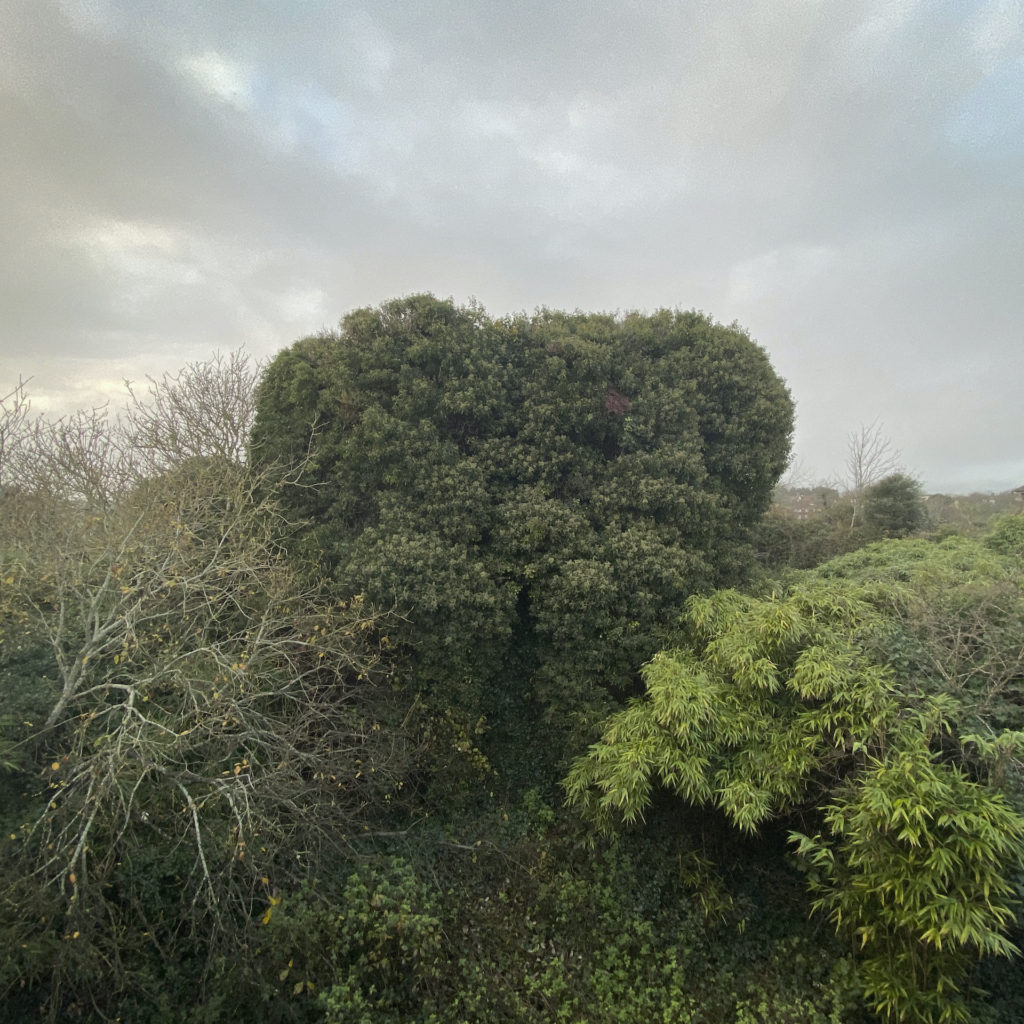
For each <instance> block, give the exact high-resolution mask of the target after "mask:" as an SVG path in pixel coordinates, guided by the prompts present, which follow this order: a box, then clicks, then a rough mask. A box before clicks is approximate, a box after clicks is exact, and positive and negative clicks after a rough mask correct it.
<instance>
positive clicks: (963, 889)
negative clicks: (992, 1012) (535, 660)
mask: <svg viewBox="0 0 1024 1024" xmlns="http://www.w3.org/2000/svg"><path fill="white" fill-rule="evenodd" d="M986 588H989V589H990V590H995V591H996V592H997V593H998V594H999V596H1000V598H1005V597H1006V596H1007V595H1009V594H1015V595H1016V597H1015V600H1016V601H1017V606H1016V607H1017V608H1019V607H1020V603H1019V602H1020V573H1019V566H1017V567H1016V568H1015V566H1014V563H1013V561H1012V560H1006V559H1001V558H1000V556H998V555H996V554H994V553H993V552H991V551H990V550H987V549H986V548H984V547H983V546H982V545H980V544H977V543H974V542H970V541H966V540H963V539H957V540H954V541H947V542H945V543H944V544H941V545H935V544H929V543H928V542H924V541H919V542H918V541H907V542H889V543H887V544H883V545H874V546H872V547H870V548H867V549H865V550H864V551H861V552H857V553H856V554H853V555H848V556H845V557H844V558H840V559H837V560H835V561H834V562H832V563H828V564H827V565H825V566H823V567H822V568H821V569H820V570H819V571H818V572H817V573H813V574H808V575H806V576H804V577H803V578H801V579H800V580H799V581H798V582H796V583H794V584H793V585H792V587H791V588H790V589H789V590H788V591H787V592H785V593H775V594H772V595H770V596H769V597H767V598H760V599H759V598H753V597H747V596H743V595H740V594H738V593H736V592H733V591H725V592H720V593H717V594H715V595H713V596H711V597H708V598H693V599H691V600H690V601H689V602H688V604H687V608H686V615H685V617H684V620H683V627H684V642H683V643H682V644H680V645H679V647H678V648H676V649H673V650H668V651H665V652H662V653H661V654H659V655H657V656H656V657H655V658H654V659H653V660H652V661H651V662H650V663H649V664H648V665H647V666H645V668H644V670H643V674H644V682H645V684H646V695H645V697H644V698H643V699H639V700H636V701H634V702H633V703H632V704H631V705H630V706H629V707H628V708H627V709H625V710H624V711H621V712H619V713H618V714H616V715H614V716H612V718H611V719H609V721H608V723H607V724H606V728H605V732H604V735H603V737H602V739H601V741H600V742H599V743H597V744H595V745H593V746H592V747H591V749H590V752H589V754H588V755H587V756H586V757H584V758H580V759H579V760H577V761H576V763H575V764H574V766H573V768H572V771H571V772H570V774H569V776H568V778H567V780H566V788H567V792H568V796H569V799H570V800H571V801H572V802H574V803H576V804H577V805H578V806H580V807H581V808H582V809H583V810H584V811H585V812H586V813H587V814H588V815H589V816H590V817H591V818H592V819H593V820H595V821H596V822H597V823H599V824H602V825H604V826H605V827H607V828H615V827H616V825H617V823H618V822H621V821H625V822H627V823H628V822H631V821H636V820H637V819H639V818H640V817H641V816H642V814H643V813H644V811H645V809H646V808H647V807H648V806H649V804H650V801H651V798H652V793H653V789H654V787H655V786H660V787H664V788H666V789H668V790H670V791H672V792H675V793H677V794H678V795H680V796H681V797H683V798H684V799H685V800H687V801H689V802H691V803H694V804H700V805H715V806H717V807H719V808H720V809H721V810H722V811H723V812H724V813H725V815H726V816H727V817H728V819H729V820H730V821H731V822H732V823H733V824H734V825H735V826H736V827H737V828H739V829H741V830H743V831H747V832H751V831H754V830H756V829H757V828H758V827H759V826H760V825H762V824H763V823H765V822H767V821H769V820H770V819H773V818H779V817H785V816H787V815H792V814H795V813H800V814H802V815H806V814H808V813H809V812H810V811H811V810H812V809H813V808H817V813H818V814H820V816H821V823H822V826H823V827H822V831H821V832H820V833H819V834H818V835H816V836H815V837H814V838H809V837H808V836H806V835H802V834H799V833H794V842H795V843H796V849H797V851H798V853H799V854H800V855H801V856H802V859H803V860H804V861H805V862H806V863H807V864H808V866H809V867H810V868H811V881H812V885H813V887H814V888H815V890H816V891H817V892H818V893H819V906H820V907H821V908H822V909H824V910H827V911H828V912H829V913H830V915H831V918H832V920H833V921H834V923H835V924H836V925H837V927H839V928H840V929H841V930H843V931H848V932H850V933H852V934H853V935H854V936H856V938H857V940H858V945H859V946H860V947H862V953H861V959H860V964H861V977H862V982H863V985H864V991H865V993H866V995H867V996H868V998H869V999H870V1000H871V1001H872V1003H873V1004H874V1005H875V1006H876V1008H877V1010H878V1012H880V1013H882V1014H883V1015H885V1016H887V1017H888V1018H889V1019H892V1020H902V1021H943V1020H948V1019H954V1018H957V1017H960V1016H962V1014H963V1013H964V1010H963V1003H962V1001H959V1000H958V997H957V994H956V989H957V985H958V984H959V982H960V980H961V979H962V977H963V973H964V969H965V967H966V965H967V964H968V963H969V962H970V961H971V959H972V957H975V956H977V955H978V954H980V953H994V954H1007V953H1010V952H1012V951H1013V947H1012V946H1011V945H1010V943H1009V942H1008V940H1007V938H1006V936H1005V931H1006V929H1007V927H1008V925H1009V924H1010V923H1011V922H1012V921H1013V919H1014V918H1013V905H1014V903H1013V898H1012V897H1013V887H1012V884H1011V882H1012V874H1013V872H1014V871H1016V870H1019V868H1020V866H1021V863H1022V859H1024V843H1022V838H1024V819H1022V818H1021V817H1020V815H1019V814H1018V813H1017V812H1015V811H1014V810H1013V809H1012V808H1011V806H1010V805H1009V804H1008V803H1007V802H1006V800H1005V799H1004V797H1003V796H1002V795H1001V794H999V793H997V792H995V791H994V790H993V789H992V788H990V787H989V786H987V785H985V784H984V781H983V780H984V778H985V777H986V775H987V773H988V772H990V771H994V770H995V767H996V766H998V767H999V769H1000V771H1002V772H1003V774H1004V775H1005V774H1006V773H1007V772H1010V773H1012V770H1013V769H1012V764H1010V765H1009V766H1008V759H1012V757H1013V756H1014V754H1015V752H1016V751H1017V750H1018V749H1020V744H1019V742H1018V740H1019V738H1020V737H1019V734H1018V733H1006V734H1004V736H1003V741H1002V742H1001V743H1000V742H988V743H986V742H984V741H983V740H982V738H981V737H980V736H974V735H971V736H968V735H961V734H960V733H959V732H958V723H959V724H964V725H967V724H970V725H972V726H982V727H984V728H985V729H986V731H988V732H989V734H990V735H991V725H989V724H988V721H989V719H987V717H986V715H987V711H988V710H990V708H991V707H992V706H993V701H994V697H993V689H995V690H997V691H998V692H999V693H1000V694H1002V695H1003V696H1004V697H1005V695H1006V692H1007V691H1010V692H1012V693H1017V692H1018V690H1019V685H1020V682H1021V679H1020V675H1021V673H1020V657H1019V652H1020V635H1021V634H1020V633H1019V632H1018V633H1016V634H1015V635H1014V633H1013V632H1012V631H1010V630H1006V629H1005V628H1004V629H1003V631H1002V632H998V633H997V632H995V631H992V632H991V634H990V635H989V637H988V642H989V643H990V644H991V645H992V646H993V649H987V648H986V646H985V645H984V644H977V643H976V644H972V643H968V644H966V645H963V644H961V642H960V641H961V633H960V631H959V630H958V622H957V616H960V622H961V623H962V622H963V621H964V619H963V617H964V616H965V615H966V614H967V610H968V609H970V608H974V609H977V608H978V607H979V601H980V600H981V598H982V597H983V596H984V594H985V590H986ZM939 595H942V597H941V600H938V601H937V603H936V604H935V605H934V606H932V605H931V604H930V602H931V601H932V600H933V599H935V598H937V597H938V596H939ZM943 614H946V615H948V616H949V617H950V618H949V619H947V621H946V626H949V627H950V628H940V620H941V616H942V615H943ZM979 614H980V618H978V619H977V620H975V626H976V631H975V634H974V635H975V636H976V637H983V636H984V635H985V633H984V628H985V626H986V624H989V625H994V626H1005V615H1004V607H1003V602H1002V601H998V602H996V604H995V606H991V607H990V606H987V605H982V606H981V611H980V612H979ZM1016 614H1017V613H1016V612H1014V613H1013V614H1012V616H1011V617H1013V621H1014V622H1017V621H1018V620H1017V619H1016V617H1015V616H1016ZM950 620H952V621H950ZM986 702H987V703H986ZM965 760H966V761H968V762H969V763H970V764H971V765H972V768H971V774H968V772H967V771H966V770H965V769H964V768H963V767H960V765H959V764H958V762H963V761H965Z"/></svg>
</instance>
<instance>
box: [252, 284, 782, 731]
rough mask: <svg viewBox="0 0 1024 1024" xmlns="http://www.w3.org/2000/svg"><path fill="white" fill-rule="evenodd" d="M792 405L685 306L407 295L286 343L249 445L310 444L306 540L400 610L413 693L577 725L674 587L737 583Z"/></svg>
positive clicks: (754, 363) (266, 458) (265, 457)
mask: <svg viewBox="0 0 1024 1024" xmlns="http://www.w3.org/2000/svg"><path fill="white" fill-rule="evenodd" d="M792 417H793V408H792V402H791V400H790V398H789V395H788V392H787V390H786V388H785V386H784V384H783V383H782V381H781V380H780V379H779V378H778V377H777V376H776V374H775V373H774V372H773V370H772V369H771V367H770V365H769V363H768V359H767V357H766V355H765V353H764V352H763V351H762V350H761V349H760V348H759V347H758V346H757V345H756V344H754V343H753V342H752V341H751V340H750V339H749V337H747V335H746V334H745V333H744V332H742V331H741V330H740V329H738V328H736V327H724V326H722V325H720V324H716V323H714V322H713V321H712V320H710V319H709V318H707V317H705V316H703V315H702V314H699V313H695V312H690V313H681V312H671V311H668V310H662V311H659V312H658V313H655V314H653V315H651V316H644V315H640V314H627V315H624V316H611V315H598V314H584V313H561V312H553V311H549V310H543V311H541V312H539V313H537V314H536V315H534V316H532V317H528V316H525V315H521V316H515V317H509V318H506V319H501V320H492V319H490V318H489V317H488V316H487V315H486V314H485V313H484V311H483V310H482V309H481V308H479V307H476V306H471V307H458V306H456V305H454V304H453V303H452V302H450V301H443V300H439V299H436V298H434V297H432V296H429V295H417V296H413V297H410V298H405V299H399V300H396V301H393V302H389V303H387V304H385V305H383V306H382V307H380V308H379V309H361V310H357V311H356V312H354V313H351V314H350V315H348V316H347V317H346V318H345V319H344V321H343V322H342V324H341V327H340V330H339V331H337V332H333V333H328V334H322V335H320V336H318V337H314V338H307V339H305V340H303V341H300V342H297V343H296V344H295V345H293V346H292V347H291V348H289V349H287V350H286V351H284V352H282V353H281V354H280V355H279V356H278V357H277V358H276V359H275V360H274V361H273V363H272V364H271V365H270V367H269V368H268V370H267V372H266V374H265V377H264V379H263V382H262V385H261V389H260V395H259V406H258V413H257V417H256V424H255V429H254V433H253V453H254V457H255V458H256V459H258V460H261V461H263V462H265V463H268V464H270V463H278V464H282V465H289V464H291V463H293V462H295V461H298V460H301V459H306V458H307V457H308V458H309V460H310V467H309V469H310V470H311V472H309V471H307V474H306V476H305V477H304V484H303V486H301V487H295V488H292V489H291V490H290V491H288V492H287V501H288V502H289V503H290V507H291V511H292V513H293V514H295V515H296V516H297V517H299V518H302V519H304V520H305V521H306V522H307V523H308V525H307V527H306V528H305V531H304V533H303V537H302V543H301V552H302V553H303V554H304V555H305V556H307V557H312V558H313V559H315V560H316V561H317V562H318V563H319V564H320V566H321V567H322V568H324V569H325V570H326V571H327V572H328V573H329V574H330V575H331V576H332V577H333V578H334V579H335V580H336V581H337V582H338V584H339V586H340V588H341V589H342V590H343V591H345V592H348V593H353V592H359V593H363V594H365V595H366V597H367V600H368V602H369V603H370V605H371V606H378V607H385V608H389V609H390V608H394V609H395V610H396V611H397V612H398V613H399V615H400V616H403V617H404V619H405V622H406V626H405V627H399V628H397V629H396V630H394V631H393V634H392V640H393V641H394V643H395V645H396V648H400V649H401V650H400V653H401V655H402V657H401V658H400V663H401V664H402V665H404V666H405V667H406V668H405V676H406V682H407V684H408V685H409V686H410V687H411V688H412V689H415V690H417V691H422V692H424V693H427V694H428V695H430V694H432V695H433V696H432V698H430V699H432V702H433V704H434V705H435V706H436V707H445V708H449V707H450V708H456V709H460V710H461V712H462V713H463V715H464V716H465V717H466V718H467V720H470V721H473V720H475V719H476V717H477V716H479V715H480V714H486V715H487V716H488V718H489V719H491V720H492V722H493V721H494V720H496V719H501V718H502V717H503V716H505V715H508V714H519V715H520V716H522V715H525V714H527V713H528V710H529V707H532V708H533V712H530V713H536V712H537V711H538V709H544V710H546V712H547V717H548V718H549V719H550V720H557V721H558V722H559V723H561V724H562V725H564V724H565V723H567V722H572V721H576V722H577V724H579V723H585V722H587V721H590V720H592V719H593V716H594V713H595V710H596V709H599V708H601V707H602V706H605V702H606V698H607V694H608V693H609V692H611V693H622V692H628V691H629V689H630V688H631V687H632V685H633V683H634V680H635V672H636V666H637V665H638V664H640V663H641V662H642V661H643V660H645V659H646V658H648V657H650V655H651V654H652V653H653V652H654V651H655V650H656V648H657V646H658V639H657V637H658V635H659V631H660V630H662V629H663V628H664V627H665V626H666V625H668V624H669V622H670V620H671V619H672V617H673V615H674V609H677V608H678V607H679V606H680V605H681V603H682V602H683V601H684V600H685V599H686V598H687V597H688V596H689V595H690V594H692V593H695V592H698V591H705V590H708V589H710V588H713V587H716V586H721V585H725V584H728V583H732V582H736V581H737V580H738V578H739V574H740V573H741V571H742V570H743V569H744V567H745V566H746V565H747V558H748V553H749V548H748V529H749V527H750V526H751V524H752V523H753V522H754V521H755V520H756V519H757V518H758V517H759V515H760V514H761V513H762V512H763V511H764V510H765V509H766V508H767V506H768V503H769V501H770V496H771V488H772V486H773V484H774V482H775V480H776V479H777V478H778V476H779V474H780V472H781V471H782V469H783V467H784V465H785V462H786V456H787V452H788V449H789V438H790V433H791V430H792ZM524 677H525V678H524ZM528 706H529V707H528Z"/></svg>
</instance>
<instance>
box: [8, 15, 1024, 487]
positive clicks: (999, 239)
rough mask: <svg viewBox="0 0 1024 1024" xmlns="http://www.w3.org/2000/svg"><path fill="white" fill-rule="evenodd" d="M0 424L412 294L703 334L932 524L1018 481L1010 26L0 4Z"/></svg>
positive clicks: (818, 463) (1022, 377)
mask: <svg viewBox="0 0 1024 1024" xmlns="http://www.w3.org/2000/svg"><path fill="white" fill-rule="evenodd" d="M0 153H2V159H0V395H2V394H5V393H6V392H7V391H8V390H10V388H11V387H13V385H14V384H16V383H17V380H18V378H19V377H21V378H31V380H30V382H29V385H28V391H29V393H30V395H31V396H32V400H33V408H34V409H36V410H41V411H44V412H49V413H53V414H59V413H60V412H63V411H66V410H68V409H70V408H75V407H80V406H81V407H85V406H90V405H95V404H97V403H99V402H102V401H103V400H104V399H105V398H112V399H113V400H114V401H115V402H116V401H117V396H118V395H119V394H120V391H121V387H122V382H123V380H125V379H131V380H135V381H139V380H142V379H143V378H145V376H146V375H159V374H161V373H163V372H165V371H173V370H175V369H177V368H178V367H180V366H182V365H183V364H184V363H186V362H189V361H193V360H200V359H205V358H208V357H209V356H210V355H211V354H212V353H213V352H214V351H215V350H219V351H228V350H232V349H235V348H237V347H239V346H240V345H244V346H246V348H247V349H248V350H249V351H250V352H251V353H253V355H255V356H258V357H269V356H272V355H273V354H274V353H275V352H277V351H279V350H280V349H282V348H283V347H285V346H287V345H289V344H290V343H291V342H293V341H295V340H297V339H298V338H301V337H304V336H307V335H309V334H313V333H316V332H318V331H319V330H321V329H323V328H325V327H326V328H330V327H333V326H335V325H336V324H337V323H338V321H339V320H340V319H341V317H342V316H343V315H344V314H345V313H346V312H348V311H349V310H352V309H355V308H359V307H363V306H373V305H377V304H379V303H381V302H383V301H386V300H388V299H391V298H395V297H398V296H401V295H407V294H411V293H414V292H425V291H429V292H433V293H434V294H435V295H438V296H442V297H452V298H454V299H455V301H456V302H459V303H465V302H468V301H470V300H476V301H478V302H480V303H482V304H483V306H484V307H485V308H486V309H487V311H488V312H489V313H490V314H491V315H492V316H495V317H497V316H501V315H504V314H507V313H514V312H520V311H526V312H532V311H533V310H535V309H536V308H538V307H542V306H547V307H551V308H558V309H583V310H588V311H589V310H592V311H609V312H615V311H620V312H624V311H627V310H642V311H653V310H655V309H659V308H663V307H667V308H680V309H700V310H703V311H704V312H705V313H707V314H709V315H710V316H712V317H714V318H715V319H716V320H719V321H721V322H723V323H732V322H734V321H735V322H738V323H739V324H741V325H742V326H743V327H744V328H745V329H747V330H748V331H749V332H750V334H751V336H752V337H753V338H754V339H755V340H756V341H758V342H759V343H760V344H761V345H762V346H764V348H765V349H766V350H767V352H768V354H769V356H770V357H771V360H772V363H773V365H774V366H775V368H776V370H777V371H778V372H779V373H780V374H781V375H782V376H783V377H784V378H785V379H786V380H787V382H788V384H789V386H790V389H791V391H792V393H793V396H794V398H795V400H796V404H797V428H796V434H795V460H796V462H795V467H796V468H795V470H794V479H797V480H801V481H805V482H808V483H809V482H814V481H817V480H821V479H826V478H832V477H839V476H842V473H843V464H844V461H845V457H846V450H847V444H848V438H849V436H850V434H851V433H852V432H854V431H856V430H858V429H859V428H860V427H861V426H863V425H865V424H873V423H874V424H878V426H879V428H880V429H881V430H882V431H883V432H884V434H885V435H886V436H887V437H889V438H890V439H891V441H892V443H893V445H894V446H895V447H897V448H899V449H900V451H901V452H902V458H903V463H904V465H905V467H906V468H907V469H908V470H909V471H910V472H912V473H914V474H915V475H917V476H918V477H919V478H920V479H921V480H922V481H923V483H924V484H925V487H926V489H927V490H930V491H956V492H968V491H972V490H995V491H999V490H1005V489H1008V488H1011V487H1016V486H1018V485H1020V484H1022V483H1024V386H1022V385H1024V336H1022V333H1024V332H1022V325H1024V2H1022V0H674V2H668V0H660V2H648V0H585V2H583V0H574V2H561V0H518V2H516V3H508V2H507V0H501V2H499V0H493V2H492V0H418V2H416V3H412V2H409V0H405V2H394V0H351V2H349V0H332V2H327V0H247V2H240V0H175V2H174V3H170V2H168V0H2V2H0Z"/></svg>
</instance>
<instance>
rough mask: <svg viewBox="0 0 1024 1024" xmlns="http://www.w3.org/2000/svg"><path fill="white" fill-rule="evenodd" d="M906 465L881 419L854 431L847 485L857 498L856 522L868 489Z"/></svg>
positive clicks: (849, 446)
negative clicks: (880, 421)
mask: <svg viewBox="0 0 1024 1024" xmlns="http://www.w3.org/2000/svg"><path fill="white" fill-rule="evenodd" d="M901 468H902V463H901V461H900V451H899V449H898V448H896V447H895V446H894V445H893V443H892V440H891V439H890V438H889V437H888V436H887V435H886V433H885V431H884V429H883V426H882V424H881V423H879V422H878V420H874V421H873V422H871V423H869V424H867V425H864V424H861V426H860V427H859V428H858V429H857V430H855V431H853V432H852V433H851V434H850V435H849V437H848V438H847V442H846V485H847V490H848V492H849V494H850V496H851V498H852V500H853V523H856V521H857V518H858V516H859V515H860V507H861V498H862V497H863V495H864V491H865V490H866V489H867V488H868V487H870V486H871V485H872V484H876V483H878V481H879V480H882V479H883V478H884V477H887V476H889V475H891V474H892V473H898V472H899V471H900V470H901Z"/></svg>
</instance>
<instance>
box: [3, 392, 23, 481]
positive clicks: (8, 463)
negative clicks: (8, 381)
mask: <svg viewBox="0 0 1024 1024" xmlns="http://www.w3.org/2000/svg"><path fill="white" fill-rule="evenodd" d="M28 426H29V400H28V395H27V394H26V391H25V381H23V380H21V379H19V380H18V383H17V384H16V385H15V386H14V387H13V388H12V389H11V390H10V391H9V392H8V393H7V394H6V395H4V396H3V397H2V398H0V488H2V487H4V486H5V485H8V484H11V483H12V482H13V479H14V478H15V477H16V475H17V472H18V465H17V463H18V462H19V461H20V459H21V457H22V453H23V451H24V445H25V434H26V432H27V430H28Z"/></svg>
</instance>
